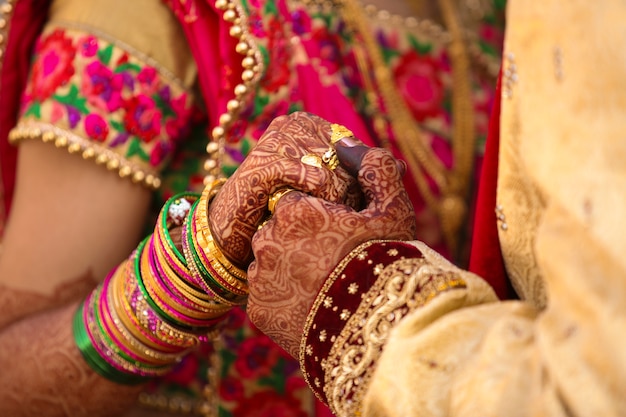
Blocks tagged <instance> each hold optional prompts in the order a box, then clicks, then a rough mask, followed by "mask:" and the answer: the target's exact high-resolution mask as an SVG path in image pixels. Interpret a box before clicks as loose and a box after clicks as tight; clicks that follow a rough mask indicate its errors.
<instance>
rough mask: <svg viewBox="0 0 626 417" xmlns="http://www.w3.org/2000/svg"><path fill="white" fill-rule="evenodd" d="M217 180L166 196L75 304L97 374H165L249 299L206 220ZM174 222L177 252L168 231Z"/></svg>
mask: <svg viewBox="0 0 626 417" xmlns="http://www.w3.org/2000/svg"><path fill="white" fill-rule="evenodd" d="M222 184H223V182H222V181H218V182H215V183H213V184H211V185H209V186H208V187H206V188H205V190H204V192H203V193H202V195H198V194H193V193H185V194H179V195H177V196H174V197H172V198H170V199H169V200H168V201H167V202H166V203H165V205H164V206H163V209H162V210H161V213H160V214H159V217H158V220H157V224H156V227H155V229H154V232H153V234H152V235H150V236H148V237H147V238H146V239H144V240H143V241H142V242H141V243H140V244H139V246H138V247H137V249H136V250H135V251H134V252H133V254H132V255H131V257H130V258H129V259H126V260H125V261H124V262H122V263H121V264H120V265H119V266H118V267H117V268H115V269H114V270H113V271H111V273H110V274H109V275H108V276H107V278H106V279H105V280H104V282H103V283H102V284H101V285H100V286H98V287H97V288H96V289H95V290H94V291H93V292H92V293H91V294H90V295H89V296H88V297H87V299H86V300H85V301H84V303H83V304H82V305H81V306H80V308H79V309H78V311H77V312H76V315H75V317H74V338H75V340H76V344H77V346H78V348H79V349H80V351H81V353H82V355H83V357H84V358H85V360H86V361H87V363H88V364H89V366H90V367H91V368H92V369H94V370H95V371H96V372H98V373H99V374H100V375H102V376H104V377H105V378H108V379H110V380H112V381H114V382H117V383H121V384H136V383H142V382H145V381H146V379H148V378H152V377H157V376H160V375H163V374H165V373H167V372H169V371H170V370H171V369H172V368H173V367H174V366H175V365H176V363H178V362H179V361H180V360H181V359H182V357H183V356H184V355H185V354H187V353H188V352H189V350H190V349H193V348H194V347H196V346H198V345H199V344H200V343H202V342H203V341H206V340H208V339H209V338H210V337H211V332H214V331H216V330H217V328H216V326H217V325H218V324H219V323H220V322H221V321H222V319H223V317H224V316H225V314H226V313H227V312H228V311H229V310H230V309H231V308H232V307H233V306H235V305H242V304H244V303H245V302H246V300H247V295H248V285H247V276H246V272H245V271H244V270H242V269H239V268H238V267H236V266H235V265H233V264H232V263H231V262H230V261H229V260H228V259H227V258H226V257H225V256H224V254H223V253H222V251H221V250H220V248H219V247H218V246H217V244H216V243H215V241H214V240H213V236H212V234H211V231H210V228H209V223H208V218H207V215H208V207H209V204H210V203H211V201H212V199H213V197H214V196H215V195H216V194H217V192H218V191H219V189H220V188H221V186H222ZM176 227H178V228H180V229H181V230H180V232H181V240H182V242H181V248H182V253H181V250H179V248H178V247H177V245H176V244H175V243H174V240H173V239H172V235H171V234H170V232H171V231H172V230H173V229H174V228H176Z"/></svg>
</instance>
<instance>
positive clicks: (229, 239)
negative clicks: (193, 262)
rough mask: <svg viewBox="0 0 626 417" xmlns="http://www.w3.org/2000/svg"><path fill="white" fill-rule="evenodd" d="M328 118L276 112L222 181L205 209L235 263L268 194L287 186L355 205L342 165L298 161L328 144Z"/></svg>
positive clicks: (245, 250)
mask: <svg viewBox="0 0 626 417" xmlns="http://www.w3.org/2000/svg"><path fill="white" fill-rule="evenodd" d="M329 131H330V129H329V123H328V122H326V121H325V120H323V119H321V118H319V117H317V116H314V115H312V114H308V113H294V114H291V115H289V116H282V117H278V118H276V119H275V120H274V121H273V122H272V123H271V125H270V126H269V127H268V129H267V130H266V132H265V133H264V135H263V137H262V138H261V139H260V140H259V143H258V144H257V145H256V147H255V148H254V149H253V151H252V152H251V153H250V155H249V156H248V157H247V158H246V160H245V161H244V162H243V163H242V164H241V166H240V167H239V169H238V170H237V171H236V172H235V173H234V174H233V176H232V178H231V179H230V180H229V181H228V182H227V183H226V184H225V185H224V187H223V188H222V190H221V191H220V193H219V194H218V196H217V197H216V198H215V200H214V202H213V204H212V205H211V207H210V211H209V223H210V225H211V230H212V232H213V236H214V238H215V241H216V242H217V244H218V245H219V246H220V248H221V249H222V251H223V252H224V254H225V255H226V256H227V257H228V258H229V259H230V260H231V261H233V262H234V263H235V264H237V265H239V266H241V267H246V266H247V265H248V263H249V262H250V261H251V259H252V250H251V247H250V241H251V239H252V236H253V234H254V233H255V232H256V229H257V226H258V225H259V224H260V223H261V221H262V220H263V219H264V218H265V217H266V215H267V213H266V206H267V200H268V198H269V196H270V195H271V194H272V193H273V192H274V191H276V190H277V189H279V188H282V187H286V186H287V187H292V188H295V189H298V190H301V191H304V192H306V193H308V194H311V195H315V196H317V197H320V198H324V199H326V200H329V201H333V202H343V203H348V204H352V205H355V206H357V205H358V204H360V202H361V199H360V197H359V196H360V194H359V193H358V188H357V187H355V184H356V182H355V180H354V178H353V177H351V176H350V175H349V174H348V173H347V172H346V171H345V170H344V169H343V168H338V169H336V170H335V171H331V170H330V169H327V168H325V167H312V166H308V165H305V164H303V163H302V162H301V161H300V158H301V157H302V156H303V155H305V154H313V155H322V154H324V152H326V151H327V150H328V149H329V146H330V145H329V142H328V135H329Z"/></svg>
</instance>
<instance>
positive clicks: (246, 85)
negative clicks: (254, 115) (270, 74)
mask: <svg viewBox="0 0 626 417" xmlns="http://www.w3.org/2000/svg"><path fill="white" fill-rule="evenodd" d="M215 7H216V8H217V9H219V10H222V11H223V12H224V13H223V15H222V19H224V21H226V22H228V23H230V24H231V27H230V30H229V34H230V36H232V37H233V38H235V39H237V40H238V43H237V46H236V47H235V50H236V51H237V53H239V54H241V55H242V56H243V59H242V61H241V65H242V66H243V72H242V74H241V82H240V83H239V84H237V85H236V86H235V89H234V98H233V99H231V100H229V101H228V103H226V111H225V112H224V113H222V114H221V115H220V117H219V121H218V124H217V126H215V127H214V128H213V130H212V132H211V137H212V139H213V140H212V141H210V142H209V143H208V145H207V147H206V151H207V154H208V158H207V159H206V161H205V163H204V169H205V171H206V172H207V175H206V176H205V178H204V184H205V185H208V184H210V183H212V182H213V181H215V179H216V178H219V177H221V176H222V173H221V166H220V161H221V160H222V157H223V156H224V152H225V151H224V146H225V142H226V136H227V135H228V130H229V129H230V127H231V126H232V123H233V122H234V121H235V120H236V119H237V116H238V115H239V112H240V111H241V109H242V108H243V107H244V104H245V102H246V101H247V99H248V98H249V97H250V95H251V92H252V91H254V90H255V88H254V86H255V85H256V84H257V83H258V82H259V80H260V79H261V76H262V74H263V72H264V63H263V56H262V55H261V51H260V49H259V48H258V46H257V45H256V43H255V41H254V39H253V37H252V36H251V35H250V33H249V31H248V29H247V27H248V23H247V21H248V17H247V15H246V12H245V10H244V8H243V6H242V5H241V3H240V2H239V1H238V0H216V2H215Z"/></svg>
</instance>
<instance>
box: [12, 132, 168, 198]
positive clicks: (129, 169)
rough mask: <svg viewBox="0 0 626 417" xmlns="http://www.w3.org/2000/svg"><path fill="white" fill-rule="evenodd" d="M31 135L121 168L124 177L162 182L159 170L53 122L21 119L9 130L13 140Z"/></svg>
mask: <svg viewBox="0 0 626 417" xmlns="http://www.w3.org/2000/svg"><path fill="white" fill-rule="evenodd" d="M27 139H35V140H41V141H43V142H45V143H52V144H54V146H56V147H57V148H65V149H67V151H68V152H69V153H71V154H80V155H81V156H82V157H83V159H90V160H93V161H94V162H95V163H96V164H97V165H102V166H105V167H106V168H107V169H108V170H109V171H117V173H118V175H119V176H120V178H129V179H130V180H131V181H132V182H133V183H136V184H142V185H144V186H146V187H148V188H150V189H152V190H155V189H157V188H159V187H160V186H161V178H160V177H159V176H158V175H157V173H156V171H150V170H147V169H145V168H144V167H140V166H138V165H137V164H133V163H131V162H129V161H128V160H126V159H125V158H123V157H122V156H120V155H118V154H117V153H115V152H113V151H111V150H110V149H108V148H106V147H105V146H102V145H99V144H97V143H94V142H92V141H89V140H87V139H85V138H83V137H81V136H78V135H76V134H74V133H72V132H69V131H67V130H64V129H60V128H58V127H56V126H53V125H51V124H48V123H42V122H33V121H28V122H20V123H18V125H17V126H16V127H15V128H13V130H11V132H10V133H9V142H10V143H12V144H16V143H17V142H20V141H22V140H27Z"/></svg>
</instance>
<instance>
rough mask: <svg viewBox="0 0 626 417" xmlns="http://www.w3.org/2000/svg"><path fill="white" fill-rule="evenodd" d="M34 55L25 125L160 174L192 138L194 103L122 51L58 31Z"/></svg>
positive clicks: (43, 39) (82, 35)
mask: <svg viewBox="0 0 626 417" xmlns="http://www.w3.org/2000/svg"><path fill="white" fill-rule="evenodd" d="M34 53H35V55H34V60H33V65H32V71H31V74H30V78H29V82H28V86H27V89H26V91H25V93H24V95H23V98H22V110H21V120H22V121H26V120H36V121H41V122H46V123H50V124H53V125H56V126H57V127H60V128H62V129H66V130H69V131H70V132H72V133H74V134H76V135H77V136H79V137H83V138H86V139H88V140H90V141H92V142H95V143H99V144H102V145H103V146H105V147H107V148H109V149H111V150H113V151H114V152H116V153H118V154H119V155H121V156H122V157H123V158H125V159H127V160H129V161H132V162H134V163H137V164H139V165H142V166H145V167H146V168H147V169H148V170H149V171H155V172H158V171H160V170H161V169H162V168H163V167H164V166H165V165H166V163H167V162H168V159H169V158H170V156H171V155H172V153H173V152H174V150H175V148H176V146H177V144H178V143H179V142H180V141H181V140H182V139H183V138H184V137H185V136H186V135H187V134H188V132H189V122H190V120H191V119H192V116H193V114H194V111H195V110H194V106H193V97H192V96H191V95H190V94H189V93H188V92H186V91H183V89H182V88H180V87H178V86H177V85H176V84H175V83H173V82H170V80H167V79H166V78H165V77H163V76H162V75H161V74H160V73H159V72H158V70H157V69H156V68H154V67H152V66H149V65H147V64H145V63H144V62H141V61H140V60H139V59H137V58H135V57H133V56H132V55H130V54H129V53H128V52H126V51H124V50H123V49H121V48H120V47H118V46H116V45H114V44H112V43H109V42H107V41H104V40H102V39H98V38H96V37H94V36H92V35H90V34H87V33H84V32H80V31H75V30H68V29H62V28H52V29H51V30H50V31H48V32H47V33H45V34H44V35H43V36H42V37H41V38H40V39H39V40H38V42H37V44H36V46H35V51H34Z"/></svg>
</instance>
